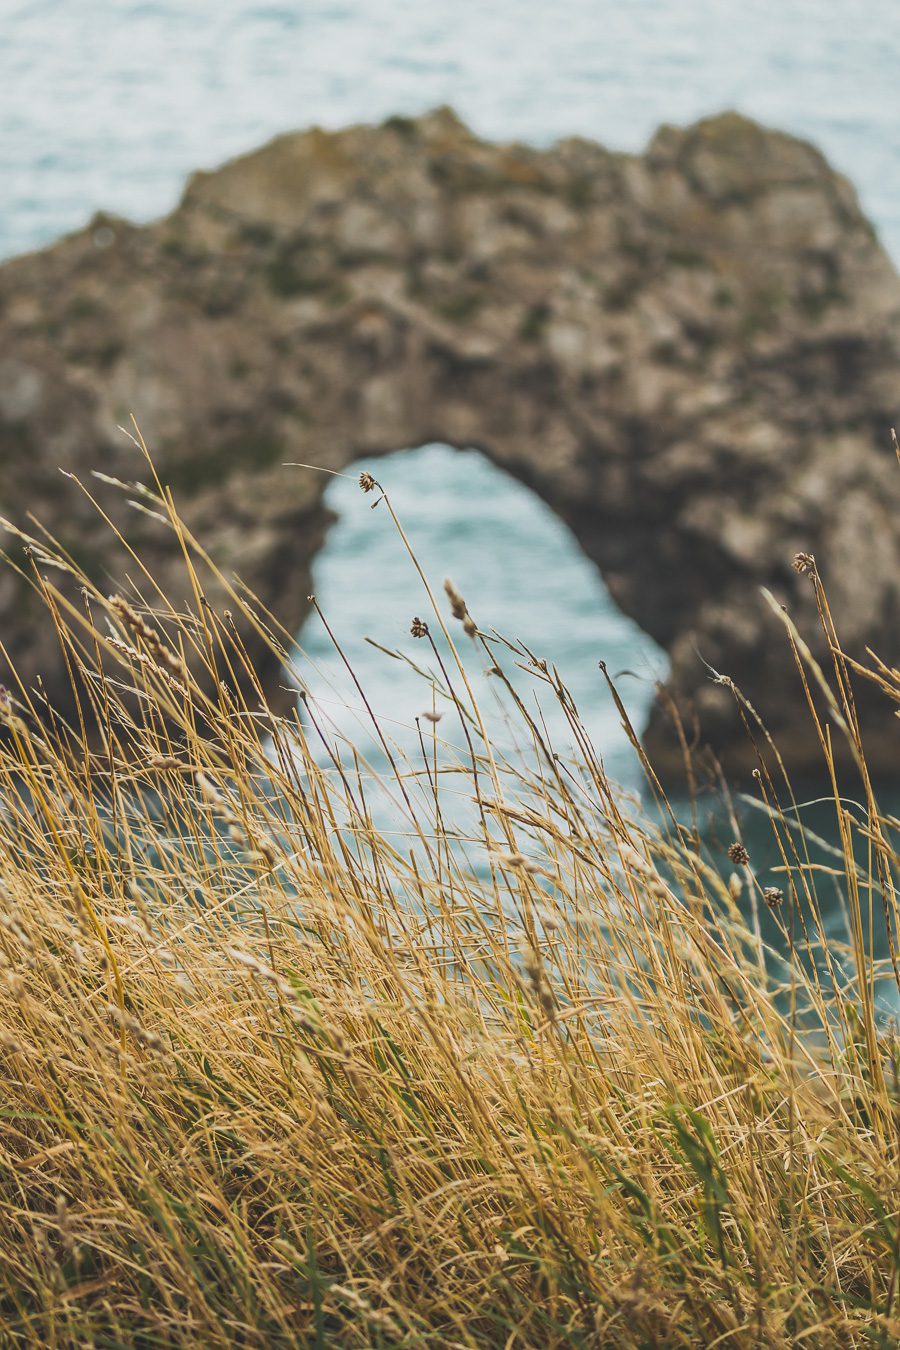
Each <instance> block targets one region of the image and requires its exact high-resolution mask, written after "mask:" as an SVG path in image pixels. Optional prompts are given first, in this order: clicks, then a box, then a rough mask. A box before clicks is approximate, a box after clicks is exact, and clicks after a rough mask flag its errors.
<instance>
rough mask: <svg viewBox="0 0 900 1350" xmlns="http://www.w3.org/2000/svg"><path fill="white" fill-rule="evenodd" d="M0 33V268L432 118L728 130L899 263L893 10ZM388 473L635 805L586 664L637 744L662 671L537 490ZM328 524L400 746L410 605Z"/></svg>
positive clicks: (74, 25)
mask: <svg viewBox="0 0 900 1350" xmlns="http://www.w3.org/2000/svg"><path fill="white" fill-rule="evenodd" d="M0 18H2V39H0V177H2V182H3V186H4V204H3V211H2V215H0V254H2V255H3V256H10V255H13V254H16V253H19V252H23V251H26V250H31V249H34V248H37V247H39V246H40V245H42V244H44V243H47V242H49V241H51V240H53V239H54V238H55V237H57V236H58V235H59V234H61V233H63V232H65V231H67V230H71V229H74V228H76V227H79V226H80V225H82V224H83V223H84V222H85V220H86V219H87V218H88V217H89V216H90V215H91V214H92V213H93V212H94V211H95V210H98V209H101V208H102V209H104V210H107V211H112V212H115V213H120V214H122V215H125V216H128V217H130V218H132V219H134V220H137V221H143V220H147V219H150V218H152V217H154V216H157V215H160V214H163V213H165V212H166V211H168V210H169V209H171V208H172V207H173V206H174V205H175V203H176V201H177V200H178V197H179V195H180V192H181V189H182V186H183V183H184V180H185V178H186V176H187V175H188V174H189V173H190V172H192V171H193V170H195V169H197V168H201V167H206V168H212V167H215V166H216V165H218V164H219V163H221V162H222V161H223V160H225V159H227V158H228V157H230V156H233V155H235V154H237V153H239V152H243V151H246V150H249V149H251V148H253V147H255V146H256V145H258V144H260V143H262V142H263V141H265V140H266V139H267V138H269V137H271V136H273V135H274V134H276V133H279V132H282V131H285V130H289V129H295V128H302V127H306V126H308V125H310V124H314V123H318V124H320V125H324V126H326V127H339V126H342V125H345V124H347V123H349V122H354V121H376V120H380V119H383V118H384V117H386V116H388V115H390V114H395V113H401V114H412V113H418V112H421V111H423V110H425V109H427V108H430V107H434V106H436V105H438V104H442V103H448V104H451V105H452V106H453V107H454V108H455V109H456V111H457V112H458V113H459V114H460V116H462V117H463V119H465V120H466V121H467V122H468V123H469V124H470V125H471V126H472V127H473V129H474V130H475V131H476V132H478V133H480V134H482V135H485V136H488V137H492V138H516V139H521V140H524V141H527V142H530V143H532V144H535V145H539V146H546V145H548V144H550V143H551V142H553V141H554V140H555V139H557V138H559V137H564V136H569V135H572V134H581V135H584V136H588V137H591V138H594V139H596V140H599V141H600V142H602V143H604V144H605V145H607V146H609V147H611V148H613V149H619V150H634V151H636V150H639V149H641V148H642V147H643V146H644V144H645V143H646V141H647V140H648V138H649V137H650V135H651V134H652V132H653V131H654V130H655V128H656V127H657V126H658V125H659V124H660V123H662V122H675V123H685V122H689V121H692V120H694V119H696V118H698V117H700V116H703V115H705V114H708V113H711V112H716V111H719V110H721V109H724V108H736V109H738V110H740V111H742V112H745V113H748V114H750V115H752V116H754V117H756V118H758V119H760V120H762V121H763V122H766V123H768V124H770V125H775V126H779V127H781V128H784V129H785V130H788V131H791V132H794V133H797V134H800V135H802V136H805V137H808V138H810V139H811V140H813V141H814V142H815V143H816V144H818V145H819V146H820V147H821V148H822V149H823V150H824V152H825V153H826V155H827V156H828V157H829V159H830V160H831V162H832V164H833V165H834V166H836V167H837V168H838V169H840V170H842V171H843V172H845V173H846V174H847V175H848V176H849V177H850V178H851V179H852V180H853V182H854V184H855V186H856V188H857V190H858V191H859V193H860V196H861V199H862V203H863V206H864V208H865V209H866V210H867V212H868V214H869V215H870V217H871V218H872V220H873V221H874V223H875V225H876V227H877V229H878V230H879V232H880V234H881V237H882V239H883V241H884V243H885V244H886V246H887V247H888V249H889V250H891V252H892V254H893V256H894V258H895V259H900V179H898V175H897V172H896V169H897V164H898V160H900V116H898V113H900V95H898V92H897V91H898V84H897V69H898V60H897V58H898V55H900V6H897V5H896V4H891V3H887V2H886V0H881V2H875V0H868V2H867V3H862V2H857V0H829V3H828V4H827V5H823V4H822V3H820V2H817V0H788V2H787V3H776V2H775V0H679V2H678V3H666V0H627V3H622V2H621V0H616V2H615V3H611V2H610V0H555V3H553V4H548V3H546V2H542V3H537V2H536V0H494V3H493V4H491V5H485V4H484V3H483V0H479V2H478V3H475V0H453V3H452V4H451V3H445V2H443V0H417V3H408V0H333V2H332V3H325V2H324V0H323V2H321V3H316V2H315V0H309V2H308V3H298V4H276V3H254V2H253V0H217V3H199V2H198V0H180V2H179V3H177V4H175V3H171V4H167V3H162V2H161V0H140V2H135V0H77V3H73V2H72V0H68V3H63V0H31V2H30V3H27V4H25V3H12V2H11V0H0ZM398 451H400V453H398V454H397V455H396V456H392V457H391V458H390V459H389V460H388V461H386V462H383V463H381V464H380V465H379V466H378V470H377V471H378V474H379V477H380V478H381V479H382V481H384V482H385V484H386V485H387V486H388V487H389V488H390V490H391V493H392V497H393V499H394V500H395V503H396V504H397V506H398V509H399V511H400V514H401V515H402V516H404V518H405V519H406V520H407V523H408V524H409V527H410V532H411V534H412V537H413V542H414V544H415V546H416V548H417V550H418V551H419V552H420V554H421V556H422V558H423V560H424V563H425V566H426V569H427V570H428V571H429V572H430V573H431V575H432V577H433V579H434V580H435V581H436V582H438V583H439V582H440V580H441V578H442V577H443V576H444V575H445V574H447V573H449V574H450V575H451V576H453V577H454V579H455V580H456V582H457V584H458V585H459V586H460V588H461V589H462V590H463V592H464V593H465V595H466V598H467V600H468V601H469V604H470V607H471V608H472V610H473V612H474V613H475V614H476V615H477V617H478V620H479V623H480V624H481V625H482V626H484V627H487V626H490V625H496V626H497V627H499V628H501V629H502V630H503V631H505V632H507V633H509V634H511V635H513V636H515V637H518V638H521V639H522V640H523V641H524V642H526V643H527V644H528V645H529V646H531V647H533V648H534V649H535V650H537V651H538V652H539V653H541V654H543V655H545V656H549V657H551V658H552V659H553V660H554V661H556V662H557V663H558V665H559V667H560V670H561V671H562V673H563V675H564V676H565V678H566V679H567V680H568V682H569V683H570V685H571V686H572V689H573V692H574V694H575V697H576V701H577V703H578V705H579V707H580V710H581V712H582V714H583V715H584V717H585V719H586V720H587V722H588V725H589V726H590V729H591V731H592V733H593V735H594V738H595V741H596V743H597V745H598V748H599V749H600V750H601V752H602V753H603V755H604V758H605V760H606V764H607V767H608V768H609V769H610V771H611V772H612V773H613V775H614V776H616V777H618V778H620V779H623V780H625V781H626V782H628V781H631V782H636V781H637V766H636V763H635V761H634V760H633V758H632V754H631V751H630V749H629V747H628V744H627V741H626V739H625V737H624V736H623V734H622V732H621V730H620V728H619V725H618V717H617V715H616V713H615V710H614V708H613V707H612V705H611V703H610V701H609V699H608V697H607V696H606V694H605V692H604V690H603V689H602V688H601V683H600V680H599V677H598V673H597V661H598V660H599V659H603V660H605V661H607V662H608V664H609V666H610V669H611V670H613V671H619V670H627V671H628V672H630V673H629V674H627V675H625V676H624V677H623V679H622V692H623V695H624V696H625V697H626V700H627V701H628V703H629V706H630V708H631V709H632V711H633V712H634V715H635V717H636V718H637V720H638V721H639V722H640V721H642V720H643V715H644V711H645V709H646V707H647V706H648V704H649V701H650V699H651V698H652V695H653V683H654V680H655V679H657V678H659V677H661V676H663V675H664V674H665V662H664V658H663V657H662V655H661V653H659V652H658V651H657V649H656V648H655V646H654V644H653V643H652V642H650V640H649V639H648V638H646V637H645V636H644V635H643V634H641V633H640V631H639V630H638V629H637V628H636V627H635V626H634V625H633V624H632V623H631V622H630V621H628V620H627V619H625V618H624V617H623V616H622V615H621V614H619V613H618V612H617V610H616V609H615V607H614V606H613V604H612V602H611V601H610V600H609V598H608V596H607V594H606V591H605V588H604V586H603V583H602V580H601V578H600V577H599V575H598V574H597V572H596V570H595V569H594V568H593V567H592V565H591V564H589V563H588V562H587V560H586V559H585V558H584V557H583V556H582V555H581V554H580V553H579V550H578V548H577V546H576V545H575V543H574V541H573V539H572V538H571V536H570V535H569V533H568V531H567V530H566V528H565V527H564V526H563V525H561V524H560V522H559V521H558V520H556V519H555V518H554V517H553V515H552V514H551V513H550V511H549V510H548V508H547V507H546V506H545V505H544V504H543V503H542V502H540V501H539V500H538V499H537V498H536V497H534V496H533V495H532V494H531V493H530V492H529V491H528V490H527V489H525V488H523V487H522V486H521V485H519V484H517V483H515V482H513V481H512V480H511V479H509V478H507V477H506V476H505V475H504V474H502V473H501V472H500V471H499V470H497V469H495V468H493V467H492V466H491V465H489V464H488V463H487V462H486V461H485V460H484V459H483V458H482V457H481V456H480V455H479V454H478V453H477V452H475V451H473V452H472V453H467V454H458V453H455V452H452V451H450V450H448V449H446V448H444V447H439V446H437V447H436V446H431V447H407V448H402V447H398ZM0 486H2V485H0ZM328 500H329V502H330V505H331V506H332V508H333V509H334V510H335V511H336V512H337V513H338V515H339V517H340V520H339V523H338V524H337V525H336V526H335V527H334V529H333V530H332V532H331V535H330V538H329V542H328V544H327V545H326V548H325V550H324V552H323V553H322V554H321V555H320V557H319V559H318V562H317V567H316V577H315V585H316V592H317V595H318V598H319V600H320V603H321V604H322V607H323V609H324V610H325V611H326V613H327V615H328V617H329V619H330V621H331V623H332V625H333V626H334V628H335V629H336V631H337V632H338V634H339V636H340V637H341V639H342V641H344V643H345V645H346V647H347V649H348V651H349V654H350V655H351V657H352V659H353V662H354V664H355V666H356V669H357V671H358V673H359V674H360V676H361V678H362V680H363V683H364V684H365V685H366V687H367V690H368V692H369V695H370V698H371V701H372V703H373V705H374V707H375V709H376V711H377V712H379V713H381V714H383V715H384V716H385V717H387V718H390V719H392V720H393V722H394V723H395V724H397V725H398V726H399V725H400V724H406V725H407V726H408V724H409V722H410V720H411V719H412V718H413V717H414V716H415V714H416V713H417V712H420V711H421V710H422V709H421V707H420V706H419V705H420V704H421V703H422V701H423V696H424V695H423V690H422V686H421V683H420V682H418V681H417V680H416V677H415V676H414V675H412V674H411V673H409V674H407V673H405V672H404V671H403V670H402V669H399V668H398V663H397V662H395V661H391V660H389V659H388V658H386V657H385V656H384V655H383V654H382V653H380V652H379V651H378V650H377V649H376V648H375V647H373V646H371V645H369V644H367V643H366V642H365V641H364V636H365V635H370V636H372V637H373V638H374V639H375V640H376V641H378V642H379V643H381V644H383V645H386V646H388V647H393V646H397V645H399V644H400V643H401V642H405V641H406V633H407V628H408V622H409V616H410V615H411V614H412V613H413V612H414V610H415V607H416V606H417V605H418V604H419V603H420V599H421V593H420V591H419V590H418V589H417V587H416V583H415V578H414V576H413V574H412V571H411V568H410V565H409V561H408V559H407V558H406V557H405V556H404V554H403V551H402V549H401V548H400V547H399V546H398V541H397V539H396V536H395V534H394V532H393V531H392V530H391V529H390V528H389V522H388V521H387V520H386V519H383V518H382V517H383V515H384V513H375V514H374V515H373V514H372V513H371V512H370V511H369V509H368V506H369V503H368V501H366V500H365V499H363V498H362V497H361V496H360V494H359V492H358V489H357V487H356V485H355V483H354V482H353V481H352V479H350V480H347V481H345V480H336V481H335V483H334V486H333V487H332V488H331V489H330V491H329V499H328ZM361 559H362V560H364V562H365V567H366V576H367V577H368V579H369V584H368V586H365V587H361V586H360V585H359V576H360V569H359V563H360V560H361ZM302 642H303V646H304V649H305V651H306V653H307V656H308V659H309V661H310V662H312V663H315V665H316V667H317V668H318V670H319V672H320V673H319V675H318V676H317V677H315V678H314V679H313V681H312V683H313V687H314V688H317V689H318V690H320V701H321V705H322V709H323V711H324V712H326V713H327V715H328V716H329V718H330V719H331V720H332V722H333V724H335V725H337V726H338V727H339V729H342V730H346V731H347V732H348V733H349V734H351V735H354V736H358V735H359V734H362V735H363V738H364V740H365V736H366V733H365V731H364V730H363V731H362V733H360V730H359V728H358V727H356V726H355V725H354V723H355V719H356V713H355V711H354V709H355V707H356V704H357V703H358V699H357V698H356V697H355V695H354V693H353V691H352V689H351V688H350V687H349V686H348V685H347V683H346V680H345V679H344V677H343V673H342V670H341V666H340V662H339V660H338V658H337V657H336V656H335V655H334V654H333V652H332V650H331V648H330V644H329V643H328V642H327V641H325V640H324V635H323V634H322V632H321V629H320V628H319V627H317V626H316V623H315V621H314V620H313V621H311V622H310V623H309V624H308V625H307V628H306V630H305V631H304V633H303V635H302ZM316 680H317V681H318V683H316ZM548 715H550V716H551V720H552V712H551V713H550V714H548ZM551 730H555V728H553V727H551ZM370 745H371V742H370Z"/></svg>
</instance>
